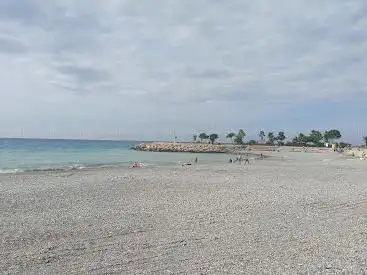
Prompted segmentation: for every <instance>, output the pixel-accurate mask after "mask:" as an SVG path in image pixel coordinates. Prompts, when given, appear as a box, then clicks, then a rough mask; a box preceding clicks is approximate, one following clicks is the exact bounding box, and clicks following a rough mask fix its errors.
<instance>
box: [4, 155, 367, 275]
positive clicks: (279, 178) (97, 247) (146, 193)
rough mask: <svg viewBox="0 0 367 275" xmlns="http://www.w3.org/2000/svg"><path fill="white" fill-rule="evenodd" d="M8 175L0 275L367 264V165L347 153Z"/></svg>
mask: <svg viewBox="0 0 367 275" xmlns="http://www.w3.org/2000/svg"><path fill="white" fill-rule="evenodd" d="M274 154H275V155H274V156H275V158H269V159H266V160H259V161H252V162H251V164H250V165H249V166H245V165H241V166H240V165H238V164H232V165H231V164H227V163H223V164H222V165H219V164H213V165H207V164H200V163H199V164H198V165H197V166H195V165H194V166H190V167H180V166H175V167H160V168H158V167H155V168H142V169H139V168H138V169H128V168H114V169H112V168H108V169H99V170H83V171H77V172H72V173H71V172H64V173H52V174H47V173H38V174H37V173H34V174H19V175H1V176H0V210H1V212H0V213H1V216H0V236H1V242H0V254H1V256H0V273H10V274H12V273H24V274H113V273H115V274H241V273H242V274H264V273H268V274H270V273H271V274H297V273H299V274H306V273H309V274H316V273H326V274H335V273H343V272H345V273H348V274H363V273H366V272H367V180H366V179H367V169H366V168H367V162H364V161H360V160H346V159H343V158H342V157H341V156H340V155H338V154H335V153H334V154H328V153H325V154H307V153H286V154H283V155H282V156H283V157H282V158H281V157H280V154H281V153H279V154H278V155H277V154H276V153H274Z"/></svg>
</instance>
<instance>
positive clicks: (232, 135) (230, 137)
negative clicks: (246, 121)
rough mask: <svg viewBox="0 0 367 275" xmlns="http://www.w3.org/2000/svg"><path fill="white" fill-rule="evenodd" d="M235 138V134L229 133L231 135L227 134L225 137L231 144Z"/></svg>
mask: <svg viewBox="0 0 367 275" xmlns="http://www.w3.org/2000/svg"><path fill="white" fill-rule="evenodd" d="M235 136H236V133H233V132H231V133H228V134H227V135H226V138H228V139H230V140H231V141H232V142H233V138H234V137H235Z"/></svg>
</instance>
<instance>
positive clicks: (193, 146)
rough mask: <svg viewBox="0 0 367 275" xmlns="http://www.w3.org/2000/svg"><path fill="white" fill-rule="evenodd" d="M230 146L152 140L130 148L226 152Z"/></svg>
mask: <svg viewBox="0 0 367 275" xmlns="http://www.w3.org/2000/svg"><path fill="white" fill-rule="evenodd" d="M230 147H231V146H228V145H221V144H207V143H174V142H152V143H141V144H138V145H136V146H134V147H133V148H132V149H133V150H137V151H149V152H184V153H228V152H230V151H231V148H230Z"/></svg>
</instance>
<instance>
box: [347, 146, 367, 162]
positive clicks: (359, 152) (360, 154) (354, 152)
mask: <svg viewBox="0 0 367 275" xmlns="http://www.w3.org/2000/svg"><path fill="white" fill-rule="evenodd" d="M344 155H346V156H349V157H355V158H360V159H361V160H365V159H367V148H351V149H345V150H344Z"/></svg>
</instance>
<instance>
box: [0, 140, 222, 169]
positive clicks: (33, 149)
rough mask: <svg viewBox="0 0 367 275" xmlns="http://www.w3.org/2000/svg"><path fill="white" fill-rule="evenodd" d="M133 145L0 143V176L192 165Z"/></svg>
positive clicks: (207, 157) (183, 156)
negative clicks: (140, 165)
mask: <svg viewBox="0 0 367 275" xmlns="http://www.w3.org/2000/svg"><path fill="white" fill-rule="evenodd" d="M137 143H139V142H137V141H91V140H51V139H0V173H15V172H23V171H38V170H58V169H66V170H67V169H79V168H80V169H81V168H84V167H98V166H109V165H121V166H124V165H130V164H131V163H132V162H134V161H142V162H143V163H145V164H146V165H167V164H175V163H177V164H179V163H180V162H187V161H193V160H194V158H195V156H196V155H194V154H186V153H153V152H138V151H134V150H130V148H131V146H133V145H135V144H137ZM198 156H199V161H203V162H211V161H225V160H226V159H227V156H224V155H220V156H219V155H215V156H214V155H213V154H207V155H206V154H199V155H198Z"/></svg>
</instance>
